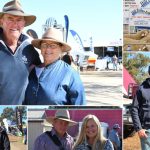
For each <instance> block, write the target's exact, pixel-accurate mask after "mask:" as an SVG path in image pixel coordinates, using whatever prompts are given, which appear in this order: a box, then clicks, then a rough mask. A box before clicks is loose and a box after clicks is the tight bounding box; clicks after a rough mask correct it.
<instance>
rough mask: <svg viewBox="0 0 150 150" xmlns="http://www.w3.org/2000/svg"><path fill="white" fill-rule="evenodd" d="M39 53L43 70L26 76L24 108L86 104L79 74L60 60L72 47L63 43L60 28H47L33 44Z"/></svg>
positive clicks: (37, 68) (39, 69) (37, 70)
mask: <svg viewBox="0 0 150 150" xmlns="http://www.w3.org/2000/svg"><path fill="white" fill-rule="evenodd" d="M32 44H33V46H35V47H36V48H38V49H40V50H41V54H42V56H43V58H44V67H41V68H40V67H36V68H34V69H33V70H32V71H31V73H30V76H29V84H28V87H27V90H26V97H25V101H24V104H26V105H85V104H86V101H85V94H84V87H83V84H82V82H81V80H80V77H79V74H78V73H77V72H76V71H75V70H74V69H73V68H71V66H70V65H68V64H66V63H65V62H64V61H62V60H60V56H61V54H62V53H63V52H68V51H70V50H71V47H70V46H69V45H68V44H67V43H65V42H63V35H62V32H61V31H60V30H59V29H56V28H49V29H48V30H47V31H46V32H45V33H44V34H43V36H42V39H36V40H33V41H32Z"/></svg>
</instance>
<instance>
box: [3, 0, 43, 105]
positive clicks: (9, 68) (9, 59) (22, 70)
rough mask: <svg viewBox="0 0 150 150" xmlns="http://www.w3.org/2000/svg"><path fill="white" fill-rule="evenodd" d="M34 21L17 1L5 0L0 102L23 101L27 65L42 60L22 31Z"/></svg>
mask: <svg viewBox="0 0 150 150" xmlns="http://www.w3.org/2000/svg"><path fill="white" fill-rule="evenodd" d="M35 20H36V17H35V16H34V15H28V14H26V13H25V12H24V11H23V9H22V6H21V4H20V3H19V1H18V0H12V1H10V2H8V3H6V4H5V5H4V7H3V9H2V12H0V60H1V63H0V68H1V71H0V105H20V104H22V102H23V100H24V95H25V89H26V86H27V84H28V75H29V68H30V66H31V65H32V64H34V65H39V64H40V63H41V61H40V59H39V55H38V53H37V51H36V50H35V49H34V47H33V46H32V45H31V41H30V39H29V37H28V36H26V35H25V34H23V33H22V32H23V29H24V27H25V26H29V25H31V24H32V23H33V22H34V21H35Z"/></svg>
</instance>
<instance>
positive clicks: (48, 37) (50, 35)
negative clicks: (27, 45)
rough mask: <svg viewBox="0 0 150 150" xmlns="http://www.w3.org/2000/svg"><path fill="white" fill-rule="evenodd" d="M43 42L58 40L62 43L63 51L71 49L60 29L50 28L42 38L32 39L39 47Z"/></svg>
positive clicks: (33, 43) (34, 44)
mask: <svg viewBox="0 0 150 150" xmlns="http://www.w3.org/2000/svg"><path fill="white" fill-rule="evenodd" d="M41 42H56V43H61V44H62V52H67V51H70V50H71V47H70V46H69V45H68V44H67V43H65V42H64V41H63V34H62V32H61V31H60V30H59V29H56V28H49V29H47V30H46V32H45V33H44V34H43V36H42V39H35V40H33V41H32V45H33V46H34V47H36V48H38V49H40V47H41Z"/></svg>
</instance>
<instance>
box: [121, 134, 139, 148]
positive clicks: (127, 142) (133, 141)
mask: <svg viewBox="0 0 150 150" xmlns="http://www.w3.org/2000/svg"><path fill="white" fill-rule="evenodd" d="M123 150H141V148H140V140H139V137H138V135H137V133H136V134H135V135H134V136H133V137H128V138H126V139H124V140H123Z"/></svg>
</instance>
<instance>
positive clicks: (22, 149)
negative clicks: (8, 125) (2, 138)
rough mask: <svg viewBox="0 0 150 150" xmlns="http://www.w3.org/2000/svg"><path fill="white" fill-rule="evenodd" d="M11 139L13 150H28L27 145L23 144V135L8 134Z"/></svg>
mask: <svg viewBox="0 0 150 150" xmlns="http://www.w3.org/2000/svg"><path fill="white" fill-rule="evenodd" d="M8 137H9V140H10V146H11V150H26V149H27V145H24V144H23V137H17V136H14V135H8Z"/></svg>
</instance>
